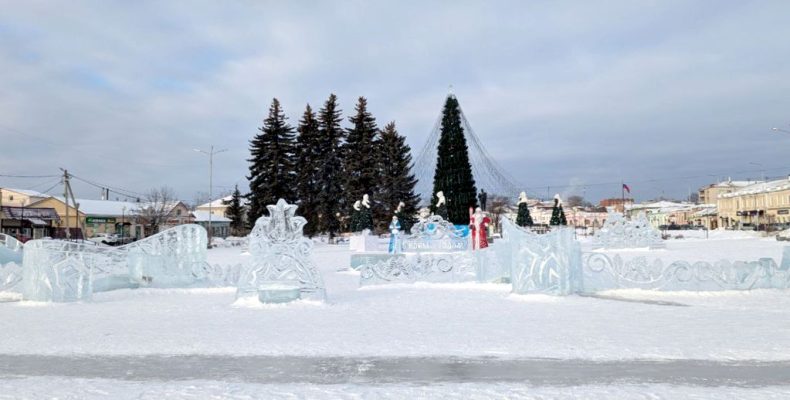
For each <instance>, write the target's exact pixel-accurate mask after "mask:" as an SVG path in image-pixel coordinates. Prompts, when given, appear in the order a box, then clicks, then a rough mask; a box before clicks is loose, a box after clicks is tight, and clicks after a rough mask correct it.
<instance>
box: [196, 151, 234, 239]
mask: <svg viewBox="0 0 790 400" xmlns="http://www.w3.org/2000/svg"><path fill="white" fill-rule="evenodd" d="M193 150H195V151H196V152H198V153H203V154H205V155H207V156H208V247H209V248H211V237H212V236H213V235H212V233H213V232H211V203H212V202H213V201H214V197H213V194H212V193H213V192H212V188H213V186H214V154H219V153H222V152H225V151H228V149H222V150H217V151H214V145H211V148H210V150H209V151H203V150H200V149H193Z"/></svg>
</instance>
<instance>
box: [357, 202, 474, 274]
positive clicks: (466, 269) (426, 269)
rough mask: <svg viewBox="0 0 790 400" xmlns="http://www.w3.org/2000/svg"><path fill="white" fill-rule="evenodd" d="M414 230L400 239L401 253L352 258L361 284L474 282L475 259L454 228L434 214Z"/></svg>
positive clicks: (362, 255) (416, 225)
mask: <svg viewBox="0 0 790 400" xmlns="http://www.w3.org/2000/svg"><path fill="white" fill-rule="evenodd" d="M411 231H412V234H411V235H409V236H406V237H403V238H400V239H401V240H399V242H400V243H399V244H400V246H399V247H400V249H399V250H398V249H396V252H398V254H355V255H353V256H352V258H351V264H352V267H354V268H355V269H357V270H359V271H360V285H363V286H364V285H371V284H381V283H394V282H417V281H425V282H459V281H468V280H474V277H475V276H474V271H475V264H476V259H475V257H474V255H472V254H471V252H469V251H467V250H468V247H469V241H468V240H467V238H465V237H463V236H462V233H461V232H460V231H459V229H458V228H457V227H456V226H455V225H453V224H452V223H450V222H447V221H445V220H444V219H443V218H442V217H441V216H438V215H432V216H430V217H427V218H425V219H423V220H421V221H419V222H417V223H416V224H414V226H412V228H411Z"/></svg>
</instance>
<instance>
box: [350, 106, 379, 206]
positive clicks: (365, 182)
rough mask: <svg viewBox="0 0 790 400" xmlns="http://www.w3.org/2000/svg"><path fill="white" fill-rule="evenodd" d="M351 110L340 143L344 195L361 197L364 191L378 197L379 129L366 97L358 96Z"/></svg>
mask: <svg viewBox="0 0 790 400" xmlns="http://www.w3.org/2000/svg"><path fill="white" fill-rule="evenodd" d="M355 110H356V114H354V115H353V116H352V117H350V118H349V119H348V120H349V122H351V127H350V128H348V129H346V143H345V144H344V145H343V171H344V184H345V185H344V189H345V193H344V197H345V198H348V199H361V198H362V196H363V195H365V194H367V195H370V196H371V197H373V198H375V197H378V196H377V194H378V193H376V191H377V187H379V186H380V185H381V171H380V170H379V160H378V158H379V156H380V154H381V151H380V150H379V147H380V143H379V140H378V132H379V130H378V128H377V127H376V119H375V118H373V115H371V114H370V112H369V111H368V101H367V99H365V98H364V97H360V98H359V100H358V101H357V105H356V107H355ZM352 204H353V202H351V203H348V204H347V206H346V207H345V208H346V209H345V210H344V211H345V212H346V213H348V212H350V211H351V205H352ZM372 207H374V208H376V207H375V205H372Z"/></svg>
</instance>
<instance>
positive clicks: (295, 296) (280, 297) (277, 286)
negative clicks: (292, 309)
mask: <svg viewBox="0 0 790 400" xmlns="http://www.w3.org/2000/svg"><path fill="white" fill-rule="evenodd" d="M301 297H302V290H301V286H300V285H299V284H298V282H295V283H294V284H291V285H288V284H285V283H283V282H271V283H265V284H262V285H261V286H260V287H258V300H259V301H260V302H261V303H264V304H281V303H288V302H291V301H294V300H299V299H300V298H301Z"/></svg>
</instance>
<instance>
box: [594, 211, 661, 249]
mask: <svg viewBox="0 0 790 400" xmlns="http://www.w3.org/2000/svg"><path fill="white" fill-rule="evenodd" d="M664 246H665V245H664V240H663V239H661V233H660V232H659V231H658V230H656V229H655V228H653V226H652V225H650V222H649V221H648V220H647V217H646V216H645V214H644V213H640V214H639V215H638V216H637V217H636V218H635V219H633V220H630V221H628V220H626V219H625V218H624V217H623V215H622V214H620V213H617V212H609V213H608V214H607V215H606V222H605V223H604V224H603V227H602V228H601V229H600V230H599V231H598V232H596V233H595V236H593V247H594V248H606V249H634V248H651V249H657V248H663V247H664Z"/></svg>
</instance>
